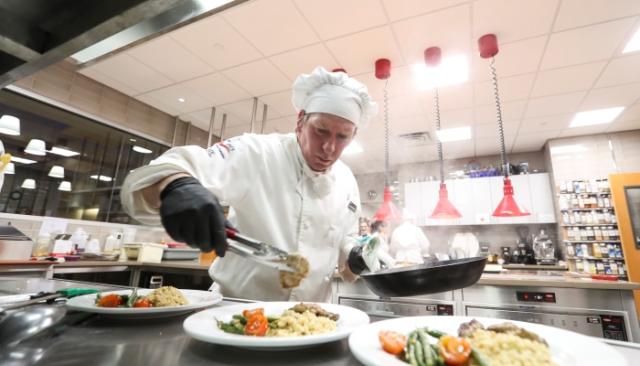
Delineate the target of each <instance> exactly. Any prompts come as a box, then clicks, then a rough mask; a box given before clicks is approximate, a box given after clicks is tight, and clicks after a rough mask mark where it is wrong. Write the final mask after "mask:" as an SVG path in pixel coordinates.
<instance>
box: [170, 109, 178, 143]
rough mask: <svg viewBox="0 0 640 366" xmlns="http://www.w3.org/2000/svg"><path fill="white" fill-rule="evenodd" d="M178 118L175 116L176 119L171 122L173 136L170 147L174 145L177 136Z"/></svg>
mask: <svg viewBox="0 0 640 366" xmlns="http://www.w3.org/2000/svg"><path fill="white" fill-rule="evenodd" d="M179 124H180V119H179V118H178V117H177V116H176V120H175V121H174V122H173V137H172V138H171V147H174V146H176V137H178V125H179Z"/></svg>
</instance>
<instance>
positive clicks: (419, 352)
mask: <svg viewBox="0 0 640 366" xmlns="http://www.w3.org/2000/svg"><path fill="white" fill-rule="evenodd" d="M417 338H418V337H416V338H415V339H414V342H415V347H416V360H417V361H418V365H419V366H426V364H425V350H423V349H422V343H421V342H420V341H418V339H417Z"/></svg>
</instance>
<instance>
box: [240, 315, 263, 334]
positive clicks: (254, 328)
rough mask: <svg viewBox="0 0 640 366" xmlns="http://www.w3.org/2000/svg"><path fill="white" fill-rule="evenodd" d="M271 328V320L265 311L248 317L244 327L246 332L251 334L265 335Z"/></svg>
mask: <svg viewBox="0 0 640 366" xmlns="http://www.w3.org/2000/svg"><path fill="white" fill-rule="evenodd" d="M268 329H269V320H267V317H266V316H264V314H263V313H256V314H253V315H251V317H249V318H248V319H247V325H246V326H245V327H244V334H245V335H250V336H258V337H263V336H264V335H265V334H267V330H268Z"/></svg>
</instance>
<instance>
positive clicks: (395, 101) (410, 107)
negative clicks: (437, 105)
mask: <svg viewBox="0 0 640 366" xmlns="http://www.w3.org/2000/svg"><path fill="white" fill-rule="evenodd" d="M381 107H382V106H381ZM425 109H428V110H425ZM432 110H433V108H432V103H430V104H429V105H424V103H423V102H422V100H421V99H419V98H416V97H414V96H412V95H406V96H400V97H395V98H389V111H390V113H391V115H392V116H393V117H407V116H415V115H423V114H429V113H432ZM380 112H381V113H382V111H380Z"/></svg>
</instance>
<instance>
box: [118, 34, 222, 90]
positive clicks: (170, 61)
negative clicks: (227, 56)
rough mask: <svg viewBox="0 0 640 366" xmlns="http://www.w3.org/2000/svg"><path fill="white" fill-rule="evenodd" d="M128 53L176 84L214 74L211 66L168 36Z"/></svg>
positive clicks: (146, 43) (137, 47) (145, 43)
mask: <svg viewBox="0 0 640 366" xmlns="http://www.w3.org/2000/svg"><path fill="white" fill-rule="evenodd" d="M126 53H128V54H129V55H130V56H132V57H134V58H136V59H137V60H139V61H141V62H142V63H144V64H146V65H148V66H149V67H151V68H153V69H154V70H156V71H158V72H160V73H162V74H163V75H164V76H166V77H167V78H169V79H171V80H173V81H174V82H180V81H184V80H187V79H191V78H195V77H198V76H201V75H205V74H209V73H211V72H213V68H212V67H211V66H209V65H208V64H206V63H205V62H204V61H202V60H201V59H200V58H199V57H198V56H196V55H195V54H193V53H191V52H189V51H187V50H186V49H185V48H184V47H183V46H181V45H180V44H179V43H178V42H176V41H174V40H173V38H171V37H169V36H168V35H165V36H162V37H158V38H156V39H153V40H151V41H148V42H144V43H142V44H141V45H139V46H136V47H134V48H132V49H130V50H127V51H126Z"/></svg>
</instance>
